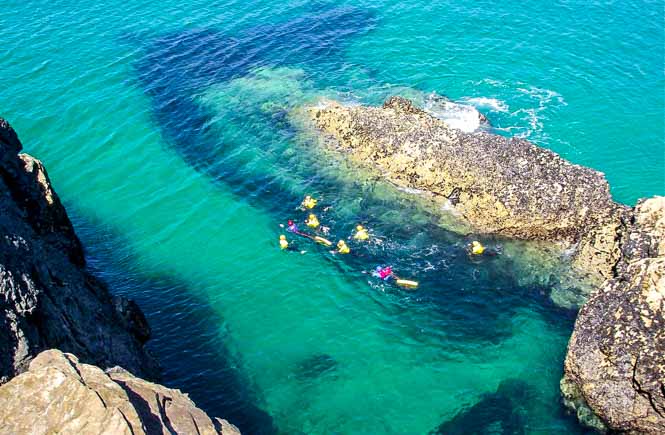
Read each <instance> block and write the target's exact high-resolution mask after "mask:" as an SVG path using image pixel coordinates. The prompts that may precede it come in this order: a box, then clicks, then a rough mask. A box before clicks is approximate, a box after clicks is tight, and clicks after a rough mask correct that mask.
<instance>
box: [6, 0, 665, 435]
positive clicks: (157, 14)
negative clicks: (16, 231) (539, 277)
mask: <svg viewBox="0 0 665 435" xmlns="http://www.w3.org/2000/svg"><path fill="white" fill-rule="evenodd" d="M353 6H354V7H355V9H349V7H350V6H349V7H346V9H342V12H329V11H339V10H340V9H339V8H336V6H335V5H332V4H326V3H312V4H307V3H299V2H269V1H260V2H256V1H252V2H249V3H248V2H231V3H228V2H224V3H222V2H214V1H195V2H191V3H187V4H182V2H171V1H168V0H165V1H161V2H152V1H143V2H132V3H129V4H126V3H124V2H116V1H108V2H104V3H101V4H96V5H95V4H87V3H84V4H79V3H75V2H67V1H51V2H42V1H34V2H29V3H25V2H17V1H14V0H10V1H9V4H8V7H7V6H6V7H5V8H4V10H3V14H2V15H1V16H0V29H3V42H4V44H2V47H1V48H0V53H2V70H1V71H0V107H1V108H2V112H0V115H2V116H3V117H6V118H7V119H8V120H9V121H10V122H11V123H12V124H13V126H14V127H15V128H16V130H17V131H18V132H19V135H20V137H21V139H22V141H23V142H24V144H25V146H26V150H27V151H28V152H30V153H32V154H34V155H36V156H37V157H39V158H40V159H42V160H43V161H44V162H45V164H46V166H47V168H48V170H49V174H50V176H51V178H52V181H53V183H54V184H55V187H56V189H57V191H58V193H59V194H60V196H61V197H62V199H63V200H64V202H65V204H66V205H67V207H68V209H69V210H70V211H71V213H72V214H73V215H74V216H75V224H76V225H77V228H79V231H80V232H81V234H82V238H83V241H84V244H85V245H86V247H87V249H88V252H89V254H90V256H91V261H92V262H93V264H94V266H95V268H97V269H99V270H101V271H104V270H110V271H112V272H107V274H106V276H105V279H107V281H108V282H109V284H110V286H111V288H112V289H113V290H114V291H116V292H120V293H124V294H129V295H131V296H133V297H135V298H136V299H137V300H138V301H139V303H141V305H142V306H144V308H145V309H146V311H147V314H148V317H149V318H150V320H151V322H152V323H153V326H154V329H155V339H154V340H153V344H152V345H151V346H152V348H153V351H154V352H155V353H156V354H157V355H158V356H160V358H161V359H162V360H163V361H166V362H167V363H168V364H167V367H166V372H165V379H164V382H165V383H166V384H167V385H173V386H176V387H178V388H182V389H183V390H184V391H188V392H190V393H191V394H192V397H193V398H194V400H196V401H197V403H199V404H200V405H201V406H202V407H204V408H205V409H206V410H207V411H209V412H211V413H214V414H216V415H220V416H223V417H226V418H228V419H229V420H231V421H232V422H234V423H237V424H238V425H239V426H240V428H241V429H243V430H244V431H245V432H247V433H269V432H272V431H279V432H281V433H409V434H411V433H427V432H429V431H433V430H436V429H437V427H438V426H439V425H441V424H442V423H444V422H446V421H451V422H452V425H453V426H447V427H446V430H447V431H450V430H452V429H451V427H452V428H454V430H457V431H459V433H469V432H473V431H474V430H476V431H480V432H494V433H501V432H505V433H515V432H517V433H576V432H580V431H581V429H580V428H579V427H577V426H576V424H575V423H574V420H573V419H571V418H569V417H567V416H565V415H564V411H563V410H562V408H561V406H560V404H559V393H558V380H559V378H560V375H561V371H562V368H561V367H562V361H563V357H564V354H565V346H566V343H567V339H568V336H569V334H570V331H571V330H572V320H573V317H572V316H573V313H570V312H568V311H566V310H561V309H559V308H557V307H556V306H554V305H553V304H552V303H551V302H550V299H549V297H548V293H549V291H551V288H552V287H553V286H554V285H555V283H556V279H554V280H551V281H545V282H543V281H533V280H532V279H531V277H525V276H521V275H520V274H521V273H523V270H524V269H523V267H517V266H516V265H517V264H518V263H519V264H524V263H525V262H526V263H528V262H529V259H528V258H527V257H525V258H518V257H519V255H518V254H511V255H507V256H506V258H502V259H499V260H497V261H486V262H471V261H469V260H468V259H467V258H466V257H465V256H464V255H463V254H461V253H460V252H461V251H462V247H463V245H464V243H466V242H467V240H465V239H464V238H463V237H459V236H457V235H455V234H453V233H449V232H447V231H445V230H442V229H441V228H440V226H438V222H439V217H438V216H436V215H435V214H432V213H430V212H429V211H428V210H427V209H426V208H425V207H421V204H420V203H419V202H418V201H419V200H418V199H417V198H412V197H411V195H407V194H404V193H400V192H396V191H394V190H392V189H391V188H390V187H389V186H385V185H383V184H381V183H376V182H374V181H371V180H368V179H366V178H364V177H361V176H357V177H356V175H355V174H353V173H352V172H351V170H350V169H349V168H346V167H345V166H344V165H343V164H340V163H339V162H336V161H335V160H334V159H333V158H332V157H330V156H326V155H325V154H322V152H321V151H320V150H318V149H317V148H316V146H315V145H314V144H313V142H312V141H311V139H308V137H307V136H306V135H303V134H302V133H301V132H300V131H298V129H297V128H295V127H294V124H295V125H297V123H294V122H293V121H294V120H293V118H292V116H293V115H290V114H289V113H290V112H289V111H290V110H291V109H294V108H297V107H299V106H300V105H302V104H304V103H306V102H310V101H316V100H317V98H319V97H321V96H328V97H334V98H338V99H342V100H344V101H350V102H365V103H379V102H380V101H382V100H383V99H384V98H385V97H386V96H388V95H390V94H393V93H400V94H404V95H409V96H412V97H414V98H416V99H420V100H426V96H427V94H429V93H431V92H436V93H438V94H440V95H447V96H448V97H450V98H452V99H453V100H455V101H459V102H462V103H464V102H466V103H468V104H473V105H475V106H477V107H478V109H479V110H481V111H482V112H483V113H486V114H487V115H488V116H489V118H490V121H491V122H492V124H493V126H494V127H495V128H496V129H497V131H498V132H500V133H501V134H510V135H520V136H524V137H527V138H529V139H530V140H533V141H535V142H536V143H538V144H539V145H542V146H546V147H549V148H551V149H553V150H555V151H557V152H559V153H561V154H562V155H563V156H564V157H566V158H568V159H570V160H571V161H573V162H575V163H579V164H584V165H588V166H591V167H593V168H596V169H598V170H601V171H603V172H605V173H606V175H607V178H608V180H609V182H610V183H611V186H612V191H613V194H614V196H615V198H616V199H617V200H619V201H622V202H625V203H628V204H633V203H634V202H635V201H636V200H637V198H639V197H642V196H647V195H653V194H663V193H665V181H664V179H663V174H664V172H665V171H664V165H665V145H664V140H663V135H664V126H663V123H664V121H663V118H664V109H663V87H664V86H665V82H664V80H663V46H664V44H663V32H662V22H663V4H662V2H651V3H650V2H636V1H630V2H623V3H621V4H608V5H603V4H600V3H596V4H594V5H587V4H586V3H585V2H559V3H556V4H555V5H550V6H546V7H545V6H543V5H540V4H539V5H535V4H534V5H523V4H521V3H517V2H512V1H510V2H504V3H502V4H501V5H496V4H491V3H489V2H487V3H484V2H480V3H479V2H474V3H473V4H472V5H465V4H463V3H461V2H459V3H454V2H443V1H439V2H427V3H425V2H423V3H420V4H414V5H406V4H404V3H399V2H380V3H376V2H372V3H368V2H361V3H360V4H354V5H353ZM310 191H311V192H312V193H315V194H316V195H317V196H321V197H322V204H323V205H330V206H332V209H331V210H330V211H329V212H328V213H326V214H323V216H322V219H325V222H327V223H329V224H331V226H332V227H333V230H332V232H333V233H334V234H333V235H334V236H336V237H345V236H347V235H348V234H349V232H350V230H351V228H352V227H353V225H355V223H357V222H358V221H362V222H365V223H367V224H368V225H369V226H370V227H371V228H372V229H373V230H374V231H375V233H376V234H377V235H378V236H380V237H382V239H383V240H384V244H383V245H371V246H369V247H364V246H356V245H352V249H353V250H354V252H357V253H358V254H362V256H360V255H358V256H354V257H353V258H351V259H341V258H338V257H333V256H331V255H330V254H329V253H327V252H326V251H325V250H323V249H317V247H315V246H312V245H308V244H306V243H305V241H303V240H300V241H298V243H299V247H300V248H302V249H304V250H306V251H307V253H306V254H304V255H301V254H299V253H296V252H288V253H284V252H280V251H279V249H278V248H277V247H276V239H277V236H278V235H279V234H280V228H279V226H278V224H279V223H282V222H284V221H285V220H286V219H288V218H298V219H301V218H302V216H301V215H300V214H299V213H298V212H296V211H294V208H295V207H296V205H297V204H298V202H299V200H300V198H301V195H303V194H305V193H307V192H310ZM488 243H496V242H494V241H492V240H488ZM511 256H512V257H513V258H510V257H511ZM377 262H381V263H391V264H394V265H395V267H396V268H397V269H398V270H400V271H401V272H402V273H405V274H407V276H414V277H417V278H418V279H419V280H421V289H420V290H419V291H418V292H416V293H406V292H400V291H397V290H395V289H394V288H391V287H390V286H385V285H379V284H378V283H376V282H375V281H373V280H372V279H371V278H370V277H369V276H368V275H366V274H363V273H362V272H363V271H367V270H371V269H372V268H373V267H374V265H375V264H376V263H377ZM174 355H176V356H174ZM222 364H223V365H224V369H223V370H222V369H220V368H219V367H218V365H219V366H221V365H222ZM231 378H233V379H231ZM206 379H207V380H206ZM516 380H517V381H519V383H518V384H515V383H514V382H513V381H516ZM504 381H510V382H513V383H508V384H506V383H505V382H504ZM502 383H504V384H503V385H504V386H505V385H512V387H509V388H504V387H500V385H501V384H502ZM239 385H241V386H242V387H239ZM515 385H517V387H515ZM497 389H499V392H500V393H497ZM488 397H490V398H491V397H494V398H497V399H500V400H499V401H501V400H503V402H507V403H508V405H506V406H505V407H500V406H499V407H496V404H495V402H496V401H494V402H493V401H491V400H487V399H488ZM507 398H511V400H506V399H507ZM474 405H478V406H479V407H480V408H478V407H476V408H473V406H474ZM483 406H484V407H485V408H482V407H483ZM257 409H258V410H260V411H261V412H262V413H265V414H267V415H268V416H269V419H268V420H271V421H269V422H268V423H265V422H262V423H258V422H257V421H258V420H257V418H258V417H257V416H256V410H257ZM474 409H475V410H478V409H484V410H485V411H486V412H485V413H483V412H477V411H474ZM455 416H458V418H457V419H456V420H453V418H454V417H455ZM465 416H466V418H465Z"/></svg>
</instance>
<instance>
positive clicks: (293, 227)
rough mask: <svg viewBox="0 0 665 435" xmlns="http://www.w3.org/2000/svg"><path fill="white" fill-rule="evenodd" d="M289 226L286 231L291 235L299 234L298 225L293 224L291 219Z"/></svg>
mask: <svg viewBox="0 0 665 435" xmlns="http://www.w3.org/2000/svg"><path fill="white" fill-rule="evenodd" d="M287 224H288V226H287V227H286V231H288V232H290V233H297V232H298V225H296V223H295V222H293V221H292V220H291V219H289V221H288V222H287Z"/></svg>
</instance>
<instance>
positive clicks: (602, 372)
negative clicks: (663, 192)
mask: <svg viewBox="0 0 665 435" xmlns="http://www.w3.org/2000/svg"><path fill="white" fill-rule="evenodd" d="M621 252H622V255H621V259H620V261H619V262H618V263H617V264H616V266H615V268H614V271H613V275H614V277H613V278H612V279H609V280H608V281H606V282H605V284H604V285H603V286H602V287H601V288H600V289H599V290H598V291H597V292H596V293H594V294H593V295H592V296H591V298H590V299H589V301H588V302H587V303H586V304H585V305H584V306H583V307H582V309H581V310H580V312H579V314H578V317H577V321H576V323H575V330H574V331H573V335H572V336H571V338H570V342H569V344H568V353H567V355H566V362H565V373H564V378H563V380H562V381H561V391H562V392H563V395H564V400H565V402H566V404H567V405H568V406H569V407H571V408H572V409H574V410H575V411H576V412H577V415H578V417H579V418H580V420H581V421H583V422H584V423H586V424H588V425H590V426H593V427H596V428H598V429H600V430H605V429H611V430H615V431H622V432H628V433H653V434H663V433H665V197H657V198H651V199H648V200H643V201H640V203H639V204H638V205H637V207H635V211H634V213H633V217H632V219H631V221H630V223H629V227H628V229H627V231H626V237H624V238H623V239H622V247H621ZM590 411H593V412H590ZM594 414H595V415H594ZM598 417H599V418H598Z"/></svg>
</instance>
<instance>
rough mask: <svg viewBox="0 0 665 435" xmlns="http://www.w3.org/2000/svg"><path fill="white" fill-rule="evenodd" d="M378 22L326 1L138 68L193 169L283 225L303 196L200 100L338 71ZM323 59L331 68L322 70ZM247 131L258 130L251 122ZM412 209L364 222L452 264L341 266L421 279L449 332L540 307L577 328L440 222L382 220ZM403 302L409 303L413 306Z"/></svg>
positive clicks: (500, 328)
mask: <svg viewBox="0 0 665 435" xmlns="http://www.w3.org/2000/svg"><path fill="white" fill-rule="evenodd" d="M374 22H375V19H374V17H373V15H372V13H370V12H369V11H366V10H363V9H358V8H350V7H344V8H331V9H328V10H323V6H321V5H319V6H317V11H315V12H312V13H309V14H305V15H303V16H302V17H299V18H297V19H294V20H292V21H289V22H286V23H282V24H276V25H266V26H260V27H257V28H252V29H249V30H245V31H241V32H238V34H234V35H225V34H223V33H222V32H219V31H216V30H212V29H203V30H195V31H184V32H181V33H170V34H167V35H165V36H163V37H159V38H156V39H155V40H154V41H152V42H150V43H149V44H148V45H147V46H146V47H145V48H144V52H145V56H144V57H143V58H141V60H140V61H139V62H138V63H137V64H136V70H137V74H138V78H139V82H140V84H141V86H142V87H143V89H144V91H145V92H146V93H147V94H148V95H149V96H150V97H151V99H152V102H153V110H154V115H155V117H156V120H157V121H158V123H159V126H160V128H161V129H162V132H163V134H164V136H165V138H166V142H167V143H168V144H169V145H170V146H172V147H173V149H174V150H176V151H177V152H178V153H179V154H180V155H181V156H182V158H183V159H184V160H185V161H186V162H187V163H188V164H189V165H191V166H192V167H194V168H195V169H197V170H199V171H201V172H204V173H206V174H208V175H210V176H211V177H212V178H213V179H214V180H216V181H217V182H220V183H224V184H225V185H227V186H229V187H231V189H232V190H233V192H234V193H235V194H236V195H238V196H239V197H240V198H242V200H245V201H247V202H249V203H251V204H252V205H253V206H256V207H260V208H262V209H264V210H266V211H268V212H270V213H272V214H273V215H275V217H276V221H283V220H285V219H287V218H289V217H292V216H291V215H292V214H293V213H291V215H287V214H285V212H284V209H285V208H288V206H287V207H285V206H284V205H285V204H294V203H295V202H296V201H297V198H294V197H293V194H292V191H291V190H290V189H289V187H288V186H285V185H283V184H282V181H281V180H279V179H278V178H276V177H275V175H273V174H270V173H257V172H254V173H252V174H251V176H248V175H247V173H246V172H243V167H242V166H239V165H242V164H243V163H242V162H238V161H234V159H233V156H232V154H233V152H234V151H235V147H234V144H229V143H220V140H219V138H218V137H216V134H215V133H214V132H213V131H211V130H210V122H211V119H212V114H210V113H208V112H207V111H206V110H205V109H204V108H202V107H201V106H200V105H198V104H196V102H195V101H194V96H195V95H196V94H197V92H201V91H202V90H205V89H207V88H208V87H209V86H211V85H213V84H216V83H222V82H224V81H227V80H229V79H232V78H235V77H239V76H243V75H245V74H247V72H248V71H250V70H251V69H252V68H255V67H258V66H265V65H270V66H273V67H274V66H286V65H288V66H296V67H305V68H307V67H309V68H308V69H311V70H315V71H319V74H320V73H321V71H325V70H326V68H330V71H335V69H336V68H339V67H340V66H341V64H342V62H343V59H342V49H343V47H344V46H345V45H346V44H347V43H348V42H349V40H350V39H351V38H352V37H355V36H358V35H361V34H363V33H365V32H367V31H368V30H369V29H371V28H372V27H373V26H374ZM324 63H325V65H327V66H322V64H324ZM236 116H237V117H238V118H239V121H240V122H241V121H242V119H241V118H243V117H246V116H257V117H260V119H261V120H262V122H261V124H262V125H261V128H263V129H266V130H270V131H272V132H273V133H274V136H273V140H279V141H288V140H289V139H290V138H291V137H292V135H293V131H292V127H291V126H289V125H288V124H287V123H286V122H284V120H283V119H282V117H279V116H277V117H272V118H271V117H270V116H267V115H265V114H256V113H254V114H250V115H248V114H247V113H238V114H237V115H236ZM247 134H248V135H252V134H258V132H255V131H252V130H251V127H248V131H247ZM257 142H258V143H260V142H261V141H257ZM266 146H268V145H266ZM300 175H301V176H302V178H303V179H306V180H307V183H308V184H309V186H310V187H311V188H312V190H314V191H318V192H329V193H331V194H333V195H334V193H335V192H337V191H338V189H339V186H337V185H336V184H335V182H334V181H332V180H330V179H326V178H322V177H320V176H318V175H317V174H316V173H315V172H312V173H305V174H300ZM408 207H409V204H387V203H385V202H384V201H382V200H381V199H377V198H374V197H372V195H369V196H366V197H365V199H364V200H363V216H364V217H365V219H363V220H365V221H367V222H368V223H369V224H370V225H372V226H373V228H375V229H377V230H380V231H381V232H382V233H383V234H390V238H391V240H392V241H393V242H395V245H398V246H407V245H409V244H410V243H411V242H412V241H413V240H414V239H420V240H422V241H423V243H422V246H423V247H425V246H427V245H432V244H436V245H439V246H442V247H444V248H442V251H441V252H440V253H439V254H438V257H436V258H434V257H433V258H429V259H427V261H432V262H434V265H435V266H437V267H439V266H442V263H443V262H445V263H446V267H445V268H444V267H439V269H438V270H439V271H438V272H429V273H424V272H423V270H424V268H425V264H424V260H423V259H419V258H418V257H419V251H418V248H414V247H408V248H396V249H393V250H378V249H375V250H367V251H366V252H365V253H364V256H363V257H358V256H354V255H350V256H347V257H345V259H344V262H345V263H346V265H347V266H348V268H350V269H352V270H355V271H361V270H367V269H373V267H374V266H375V265H378V264H393V265H396V266H397V267H398V268H399V270H400V271H401V272H402V273H404V274H405V275H406V276H407V277H409V276H417V277H418V279H419V280H420V281H421V289H422V290H421V291H419V293H418V297H417V298H413V299H410V301H411V303H417V304H420V305H422V304H428V305H431V306H432V307H433V310H435V311H437V312H438V313H439V316H438V318H440V319H443V320H442V322H443V323H442V325H441V328H442V330H443V329H444V328H445V329H446V330H450V325H451V324H452V325H455V330H454V334H455V335H456V336H458V337H459V338H460V339H461V340H467V341H485V342H490V343H498V342H499V341H501V340H503V339H505V338H506V337H508V336H509V335H510V334H511V330H512V325H511V322H510V319H511V317H512V316H513V314H514V313H515V312H516V311H517V310H519V309H520V308H522V307H525V306H528V307H529V308H530V309H532V310H533V311H537V312H539V313H541V314H542V315H543V318H544V319H545V320H546V321H548V322H551V323H553V324H554V325H555V326H556V327H561V328H568V329H571V328H572V324H573V320H574V311H572V310H565V309H561V308H558V307H556V306H555V305H554V304H552V303H551V301H550V300H549V297H548V296H549V289H547V288H546V289H542V288H540V287H529V286H526V287H525V286H519V285H518V284H517V283H516V281H515V278H514V276H513V273H512V272H511V271H510V270H506V268H505V267H493V266H492V262H491V260H482V261H480V264H473V263H472V262H471V261H470V260H469V258H468V257H467V255H466V254H465V252H464V250H463V248H462V247H460V246H459V245H460V242H461V241H462V238H461V237H460V236H458V235H454V234H452V233H450V232H447V231H445V230H442V229H441V228H440V227H438V226H436V225H433V224H420V225H414V226H411V225H409V224H408V223H407V224H404V225H394V224H386V223H383V222H382V221H381V219H380V218H376V216H381V215H382V214H383V213H385V212H386V210H390V209H391V208H402V209H405V208H408ZM363 216H359V217H358V219H362V218H363ZM321 218H322V219H321V220H322V222H327V223H329V224H330V226H331V227H333V228H335V227H337V228H342V227H346V228H350V227H352V226H353V224H354V223H353V222H346V221H344V218H343V217H341V216H337V215H336V214H335V211H334V208H333V210H332V211H330V212H329V213H327V214H324V215H322V216H321ZM432 221H434V219H432ZM338 236H339V237H344V235H338ZM330 238H331V239H332V238H335V236H334V235H333V236H331V237H330ZM350 279H358V276H357V275H353V276H351V277H350ZM428 289H429V290H428ZM404 308H405V309H409V305H408V304H406V305H405V307H404ZM434 322H436V320H434ZM434 326H437V325H434Z"/></svg>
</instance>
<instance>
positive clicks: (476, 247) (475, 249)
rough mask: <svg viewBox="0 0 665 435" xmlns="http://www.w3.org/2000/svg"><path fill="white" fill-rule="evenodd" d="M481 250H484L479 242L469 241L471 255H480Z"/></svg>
mask: <svg viewBox="0 0 665 435" xmlns="http://www.w3.org/2000/svg"><path fill="white" fill-rule="evenodd" d="M483 252H485V247H484V246H483V245H481V244H480V242H473V243H471V253H472V254H473V255H481V254H482V253H483Z"/></svg>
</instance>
